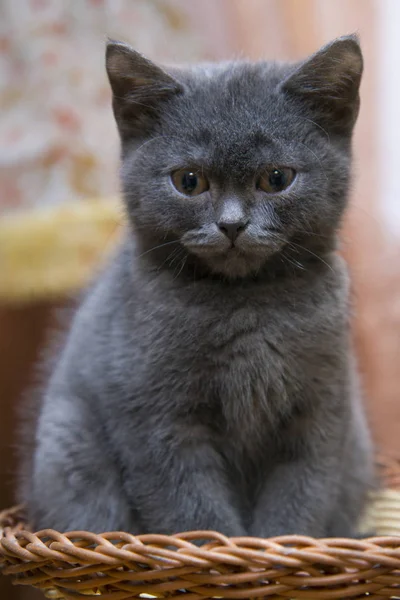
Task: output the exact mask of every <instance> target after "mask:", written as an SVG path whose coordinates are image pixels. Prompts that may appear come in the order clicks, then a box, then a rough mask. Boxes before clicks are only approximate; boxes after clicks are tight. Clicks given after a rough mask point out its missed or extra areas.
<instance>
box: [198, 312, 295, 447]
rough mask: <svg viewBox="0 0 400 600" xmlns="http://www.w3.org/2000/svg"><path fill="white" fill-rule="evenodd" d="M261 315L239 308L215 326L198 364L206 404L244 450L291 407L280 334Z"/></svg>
mask: <svg viewBox="0 0 400 600" xmlns="http://www.w3.org/2000/svg"><path fill="white" fill-rule="evenodd" d="M260 313H261V311H260ZM260 313H258V312H256V311H254V310H253V311H249V310H248V309H246V308H243V309H238V310H237V311H235V312H233V313H231V314H230V315H229V316H226V315H225V318H224V319H221V320H219V321H218V322H216V323H214V326H213V327H212V326H210V327H209V328H208V330H207V335H206V336H205V338H204V339H203V344H201V347H202V351H201V352H198V353H197V360H195V361H194V363H193V370H194V372H197V377H198V378H199V379H197V381H198V382H199V383H200V388H201V390H202V394H201V396H202V398H203V400H204V399H208V406H209V407H210V411H211V412H212V410H213V407H214V409H215V411H216V413H215V414H218V415H220V419H221V422H222V425H223V429H224V433H225V434H226V435H227V436H228V437H229V439H230V440H233V441H234V442H236V443H237V444H239V445H243V444H246V445H253V444H258V443H259V442H260V440H262V439H263V437H265V436H266V435H267V431H268V430H270V429H271V428H274V427H275V426H276V423H277V421H278V420H279V418H280V414H281V413H282V412H283V411H284V410H286V405H287V395H288V389H287V385H286V384H285V380H286V379H287V378H286V363H285V357H284V352H283V348H281V340H280V335H279V330H277V328H276V325H274V324H273V323H272V322H271V323H269V322H268V318H267V317H266V315H265V314H262V313H261V314H260ZM286 383H287V382H286Z"/></svg>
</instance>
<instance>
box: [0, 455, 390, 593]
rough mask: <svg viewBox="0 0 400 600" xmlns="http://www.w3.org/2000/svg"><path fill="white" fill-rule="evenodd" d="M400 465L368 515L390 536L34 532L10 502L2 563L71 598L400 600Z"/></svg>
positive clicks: (0, 539) (0, 547) (16, 576)
mask: <svg viewBox="0 0 400 600" xmlns="http://www.w3.org/2000/svg"><path fill="white" fill-rule="evenodd" d="M398 473H399V468H398V465H397V464H396V465H394V464H392V465H389V466H386V476H387V480H388V482H389V485H390V487H391V488H393V489H387V490H386V491H384V492H380V493H379V494H376V495H375V497H374V498H373V499H372V501H371V505H370V508H369V511H368V515H367V519H366V521H365V523H364V526H365V527H366V528H368V527H369V526H370V525H371V524H374V526H375V531H376V532H377V533H378V534H379V535H380V536H384V537H374V538H369V539H364V540H362V541H361V540H351V539H337V538H330V539H313V538H308V537H303V536H286V537H280V538H271V539H259V538H250V537H242V538H227V537H225V536H223V535H221V534H219V533H216V532H204V531H203V532H201V531H197V532H190V533H184V534H180V535H174V536H166V535H155V534H154V535H141V536H133V535H130V534H128V533H121V532H111V533H104V534H101V535H95V534H93V533H89V532H86V531H78V532H70V533H58V532H56V531H53V530H45V531H40V532H37V533H32V532H30V531H29V529H28V528H27V527H26V525H24V517H23V512H22V511H21V509H20V508H14V509H11V510H8V511H4V512H3V513H0V568H1V570H2V572H3V574H5V575H10V576H12V577H13V581H14V583H17V584H22V585H31V586H34V587H36V588H39V589H41V590H42V591H43V592H44V594H45V596H47V597H48V598H64V599H67V600H77V599H79V598H80V599H85V600H86V599H87V598H88V597H95V596H103V598H105V599H107V600H127V599H131V598H169V599H170V600H172V599H178V598H181V597H183V598H184V600H200V599H204V598H237V599H239V598H259V599H260V598H270V599H274V600H275V599H278V598H286V599H288V598H289V599H303V600H317V599H326V600H328V599H331V600H334V599H336V600H341V599H345V598H368V599H369V600H381V599H382V600H383V599H387V598H400V537H396V536H400V491H398V489H394V488H395V487H396V488H397V487H398V484H399V483H400V480H399V476H398ZM200 539H201V540H206V541H203V542H202V543H201V545H197V544H194V542H195V541H196V540H200Z"/></svg>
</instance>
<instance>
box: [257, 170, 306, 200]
mask: <svg viewBox="0 0 400 600" xmlns="http://www.w3.org/2000/svg"><path fill="white" fill-rule="evenodd" d="M295 177H296V172H295V171H294V170H293V169H290V168H289V167H280V168H279V169H273V168H270V169H266V170H265V171H264V173H263V174H262V175H261V177H260V178H259V180H258V182H257V187H258V188H259V189H260V190H263V192H267V194H276V193H277V192H282V190H285V189H286V188H288V187H289V185H290V184H291V183H292V182H293V180H294V178H295Z"/></svg>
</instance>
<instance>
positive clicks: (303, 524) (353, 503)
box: [251, 407, 371, 537]
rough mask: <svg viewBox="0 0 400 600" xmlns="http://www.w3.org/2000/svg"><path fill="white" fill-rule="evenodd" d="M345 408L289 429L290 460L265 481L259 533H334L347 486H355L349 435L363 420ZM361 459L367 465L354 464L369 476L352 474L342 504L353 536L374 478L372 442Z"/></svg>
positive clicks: (257, 513) (257, 517) (256, 522)
mask: <svg viewBox="0 0 400 600" xmlns="http://www.w3.org/2000/svg"><path fill="white" fill-rule="evenodd" d="M339 409H340V407H339ZM339 409H338V410H337V411H336V412H334V413H332V412H330V411H329V409H325V410H323V411H322V412H321V413H319V415H314V420H312V419H309V418H306V419H305V421H304V423H303V424H302V426H301V427H300V428H299V427H296V428H295V430H294V431H292V432H288V435H287V440H286V442H285V443H286V451H287V452H286V457H287V460H286V461H285V462H282V463H281V464H278V465H277V466H276V467H275V469H274V470H273V471H272V473H270V474H269V476H268V477H267V479H266V481H265V483H264V486H263V488H262V490H261V493H260V495H259V498H258V501H257V505H256V509H255V513H254V519H253V524H252V527H251V532H252V534H253V535H256V536H261V537H272V536H276V535H286V534H304V535H311V536H315V537H320V536H327V535H330V534H331V533H332V530H331V526H332V517H333V516H334V514H335V512H336V511H338V507H339V503H340V496H341V495H342V494H341V492H342V490H343V486H344V487H345V488H346V486H347V487H349V483H350V482H349V481H347V480H346V472H347V465H348V463H349V461H351V460H352V459H351V457H352V453H353V447H352V445H351V444H350V445H349V444H348V443H347V440H351V439H354V438H355V437H357V436H358V435H359V427H360V426H361V425H360V424H359V423H358V424H356V426H353V425H352V420H351V415H350V414H349V411H348V410H343V411H342V414H340V410H339ZM359 459H360V461H361V460H362V462H363V465H365V466H361V463H360V464H359V465H354V463H353V462H352V464H353V465H354V467H355V469H361V470H362V469H363V470H364V472H365V476H363V477H361V478H359V479H356V478H355V477H354V476H353V477H352V489H351V490H350V489H349V497H348V502H347V503H346V504H344V505H342V506H340V511H342V514H341V517H340V519H341V524H342V526H343V527H341V533H342V534H343V532H344V529H343V528H344V527H345V528H346V535H348V536H352V535H354V533H355V530H356V526H357V522H356V519H355V518H354V515H357V514H360V512H361V510H362V509H363V505H364V500H365V492H366V489H367V486H368V483H369V482H370V472H371V471H370V469H369V468H368V464H367V463H369V462H370V454H369V449H368V448H367V447H366V448H365V450H363V455H362V456H359ZM350 492H351V493H350ZM344 523H345V525H344Z"/></svg>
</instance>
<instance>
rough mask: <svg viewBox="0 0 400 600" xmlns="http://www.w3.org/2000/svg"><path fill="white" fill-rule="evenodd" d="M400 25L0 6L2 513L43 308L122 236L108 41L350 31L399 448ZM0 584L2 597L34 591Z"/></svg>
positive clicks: (362, 321) (370, 236) (352, 253)
mask: <svg viewBox="0 0 400 600" xmlns="http://www.w3.org/2000/svg"><path fill="white" fill-rule="evenodd" d="M399 27H400V2H399V0H375V1H374V0H191V1H190V2H188V1H184V0H70V1H69V2H65V0H0V509H1V508H3V507H5V506H7V505H10V504H11V503H12V501H13V484H14V472H15V454H16V441H15V422H16V418H15V416H16V412H17V409H18V404H19V402H20V398H21V394H22V393H23V391H24V390H25V389H26V388H27V386H29V385H30V384H31V383H32V382H33V381H34V379H35V376H34V368H33V366H34V364H35V361H36V360H37V357H38V356H39V354H40V351H41V349H42V347H43V344H44V342H45V339H46V335H47V332H48V330H49V327H50V326H51V323H52V320H53V314H54V309H55V308H58V307H60V306H65V305H68V304H70V303H71V301H73V299H74V297H75V295H76V294H77V293H78V292H79V291H80V289H82V287H83V286H84V284H85V281H86V280H87V278H88V277H89V276H90V274H91V273H92V271H93V269H94V268H95V267H96V266H97V265H98V264H99V262H101V260H102V257H104V256H105V255H106V254H107V252H108V251H109V248H110V247H112V244H113V241H114V238H115V236H117V235H118V228H119V222H120V214H121V211H120V208H119V205H118V201H117V198H118V182H117V173H118V139H117V132H116V128H115V125H114V122H113V117H112V113H111V107H110V92H109V89H108V83H107V80H106V75H105V70H104V43H105V39H106V36H110V37H112V38H116V39H120V40H125V41H128V42H129V43H131V45H132V46H134V47H135V48H136V49H137V50H139V51H141V52H142V53H144V54H147V55H148V56H149V57H150V58H152V59H155V60H158V61H160V62H164V63H171V62H178V63H182V62H192V61H197V60H220V59H226V58H232V57H247V58H251V59H279V60H281V59H290V60H291V59H298V58H301V57H304V56H306V55H307V54H309V53H311V52H313V51H315V50H316V49H317V48H318V47H319V46H320V45H322V44H324V43H325V42H327V41H329V40H331V39H332V38H334V37H336V36H339V35H343V34H346V33H352V32H354V31H356V32H358V33H359V35H360V38H361V43H362V47H363V51H364V56H365V64H366V68H365V76H364V79H363V84H362V108H361V114H360V118H359V121H358V124H357V128H356V135H355V145H354V148H355V167H354V186H353V192H352V202H351V207H350V209H349V211H348V215H347V218H346V222H345V225H344V228H343V234H342V239H343V252H344V253H345V255H346V257H347V259H348V261H349V264H350V267H351V271H352V276H353V288H354V302H355V315H354V339H355V343H356V347H357V351H358V356H359V361H360V368H361V371H362V375H363V381H364V387H365V392H366V401H367V403H368V413H369V417H370V421H371V424H372V427H373V431H374V436H375V439H376V443H377V448H378V450H379V452H381V453H383V454H385V455H389V456H393V457H395V458H400V435H399V432H400V398H399V390H400V177H399V173H400V144H399V142H398V140H399V139H400V110H399V108H398V106H399V100H398V98H399V94H400V68H399V64H400V36H399ZM44 493H45V490H44ZM2 586H3V587H2ZM7 586H8V584H7V583H6V582H5V581H4V580H2V581H1V582H0V597H1V598H4V599H6V598H7V600H8V599H9V600H16V599H17V598H18V599H22V598H24V599H26V600H27V599H28V598H32V599H33V598H34V597H37V596H36V595H35V594H34V593H33V592H30V591H27V590H23V589H17V590H11V589H10V588H9V587H7Z"/></svg>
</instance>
